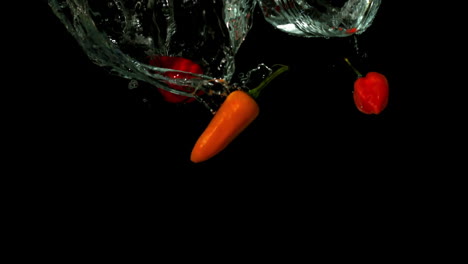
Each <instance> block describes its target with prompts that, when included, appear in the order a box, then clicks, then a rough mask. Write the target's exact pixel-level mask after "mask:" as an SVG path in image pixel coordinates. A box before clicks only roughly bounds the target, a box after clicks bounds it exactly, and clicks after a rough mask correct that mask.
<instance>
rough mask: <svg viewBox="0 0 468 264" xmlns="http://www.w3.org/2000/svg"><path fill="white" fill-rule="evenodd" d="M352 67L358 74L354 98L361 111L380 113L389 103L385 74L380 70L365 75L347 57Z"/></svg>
mask: <svg viewBox="0 0 468 264" xmlns="http://www.w3.org/2000/svg"><path fill="white" fill-rule="evenodd" d="M345 60H346V62H347V63H348V65H349V66H351V68H353V70H354V71H355V72H356V74H357V75H358V78H357V80H356V81H355V82H354V92H353V98H354V103H355V104H356V107H357V109H358V110H359V111H361V112H362V113H364V114H380V113H381V112H382V111H383V110H384V109H385V108H386V107H387V104H388V95H389V88H388V87H389V86H388V80H387V78H386V77H385V75H383V74H381V73H378V72H368V73H367V74H366V76H363V75H362V74H361V73H360V72H359V71H358V70H357V69H356V68H354V66H353V65H351V63H350V62H349V60H348V59H347V58H345Z"/></svg>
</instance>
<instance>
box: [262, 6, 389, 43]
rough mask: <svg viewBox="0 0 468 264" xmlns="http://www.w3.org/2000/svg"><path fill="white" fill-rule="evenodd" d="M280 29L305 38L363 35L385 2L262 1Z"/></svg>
mask: <svg viewBox="0 0 468 264" xmlns="http://www.w3.org/2000/svg"><path fill="white" fill-rule="evenodd" d="M257 2H258V3H259V5H260V8H261V10H262V12H263V15H264V17H265V19H266V21H268V22H269V23H270V24H272V25H273V26H274V27H276V28H277V29H279V30H281V31H283V32H286V33H288V34H291V35H296V36H301V37H325V38H329V37H347V36H350V35H353V34H361V33H363V32H364V31H365V30H366V29H367V28H368V27H369V26H370V25H371V24H372V21H373V19H374V17H375V15H376V13H377V10H378V8H379V6H380V3H381V0H307V1H304V0H296V1H291V0H258V1H257Z"/></svg>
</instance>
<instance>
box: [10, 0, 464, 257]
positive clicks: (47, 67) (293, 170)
mask: <svg viewBox="0 0 468 264" xmlns="http://www.w3.org/2000/svg"><path fill="white" fill-rule="evenodd" d="M16 2H17V3H18V4H24V3H23V2H19V1H16ZM29 2H30V3H28V4H27V5H26V4H25V5H24V6H21V7H19V8H18V9H17V10H21V13H14V14H15V16H14V19H12V20H10V21H9V24H4V25H9V26H6V27H5V30H8V29H12V28H13V32H9V31H7V32H4V35H3V36H4V38H3V39H2V42H3V44H7V46H8V47H7V48H6V49H4V50H3V51H4V54H3V58H6V59H7V60H5V61H4V66H6V67H5V68H6V71H3V77H4V82H3V89H2V97H1V98H2V105H3V106H6V107H5V110H4V111H3V120H2V121H3V122H2V125H3V127H2V132H4V133H3V137H2V139H3V141H2V143H3V145H2V150H3V152H4V153H5V155H3V156H4V157H3V158H2V162H3V166H2V169H3V175H2V176H3V177H2V179H3V180H4V182H6V181H7V180H13V181H15V182H17V183H18V184H16V185H12V184H7V183H4V184H3V185H2V187H4V190H6V191H10V192H9V193H8V194H5V199H4V205H6V206H7V207H11V209H12V212H11V213H10V212H8V213H7V217H6V218H7V219H12V220H11V221H12V222H13V223H14V224H15V226H18V228H12V232H14V236H13V238H14V239H11V240H10V244H11V245H16V244H17V243H15V242H16V241H19V242H21V243H27V244H29V245H31V246H32V248H33V249H34V248H40V250H41V251H40V253H39V254H33V255H34V257H36V258H37V257H40V256H42V255H45V254H47V255H51V256H54V257H57V256H56V255H57V254H56V252H61V253H62V254H63V253H64V252H69V251H70V250H73V249H74V248H78V250H79V252H76V253H75V252H73V254H68V255H69V256H82V255H83V253H86V251H90V250H92V249H93V246H94V245H95V247H94V248H96V249H99V251H100V252H103V251H102V249H103V248H104V244H105V245H110V244H112V242H114V244H115V243H119V244H125V245H126V246H127V245H128V244H129V243H128V241H131V242H130V243H131V244H132V245H134V244H136V243H138V242H137V241H142V240H141V238H143V237H145V238H148V237H152V238H156V239H159V240H160V241H161V239H160V237H161V236H160V233H162V232H161V231H163V230H168V231H167V232H169V233H170V236H169V239H168V240H164V242H165V243H164V245H167V246H166V247H168V248H170V247H171V246H172V245H175V244H176V243H177V245H178V246H179V244H180V242H181V240H182V241H184V242H185V241H187V242H188V243H187V244H189V243H190V242H192V241H193V240H195V239H196V243H190V246H193V244H195V245H198V244H199V242H200V238H207V237H209V238H211V237H213V238H218V239H219V238H221V236H223V237H228V238H229V239H231V238H234V237H236V238H239V239H240V240H241V241H242V242H243V243H242V245H245V242H247V244H249V242H250V241H249V239H245V238H246V237H249V238H251V237H252V238H258V239H257V240H255V242H256V244H255V249H257V248H258V245H259V244H263V242H264V241H263V240H262V239H261V238H267V239H266V240H270V241H274V242H276V243H277V242H279V239H274V238H273V237H278V236H282V237H285V236H292V238H293V239H287V240H286V241H288V244H289V243H290V241H300V243H301V246H302V247H303V245H304V244H303V239H301V240H298V239H296V237H294V236H300V237H301V238H304V237H306V235H305V234H306V233H305V232H307V231H309V232H310V231H312V232H313V233H314V235H313V236H311V237H313V238H315V240H316V241H317V240H318V239H317V236H316V234H317V233H318V232H320V231H321V230H323V232H324V233H325V236H322V237H324V238H325V239H326V240H325V241H330V242H331V239H333V242H335V240H336V239H335V238H336V237H339V238H341V239H340V242H341V241H343V239H342V238H345V240H344V241H349V236H348V234H351V239H353V242H354V241H356V238H357V239H359V238H364V239H367V238H370V239H372V241H378V242H387V241H388V242H387V244H386V245H389V244H390V243H391V245H389V247H386V246H384V247H382V243H374V244H375V246H374V247H373V248H372V249H371V250H366V251H365V252H364V254H365V255H364V254H361V256H365V257H368V255H370V254H369V252H372V253H374V254H378V255H379V257H384V258H388V257H393V258H396V257H400V255H399V254H398V253H399V252H405V253H407V252H415V253H414V256H415V257H417V258H418V259H420V258H421V257H422V256H430V257H431V258H433V257H434V255H437V253H438V252H442V251H441V248H440V247H439V245H440V241H443V243H447V241H453V239H451V238H445V237H443V239H440V238H439V237H442V236H446V235H445V234H459V230H454V227H453V226H456V225H454V223H456V220H457V219H463V218H462V217H460V216H458V214H459V213H457V212H462V211H463V210H460V208H463V207H460V206H458V204H459V202H458V203H457V201H463V200H464V199H462V196H463V194H464V193H465V190H462V191H457V187H459V188H464V186H465V185H464V184H460V183H459V178H460V179H462V178H463V176H464V173H463V171H465V168H463V165H464V163H466V154H465V151H466V147H465V145H466V144H465V140H464V138H465V134H464V132H463V131H464V129H462V128H463V127H464V123H466V122H465V120H466V117H465V116H464V114H463V113H464V112H466V111H462V110H463V107H464V104H463V98H464V97H463V94H464V93H463V90H464V89H465V88H464V87H463V83H464V78H465V77H464V76H465V75H466V73H465V70H464V69H466V67H465V66H464V63H466V60H464V59H462V55H463V54H464V52H463V50H464V49H465V47H463V45H464V42H463V41H462V40H461V39H459V34H460V30H461V27H460V25H462V24H459V23H455V21H454V20H447V21H450V22H451V23H450V24H448V25H447V24H442V23H439V22H440V21H442V20H441V19H440V17H439V16H438V15H440V14H441V13H443V12H444V11H443V10H440V9H441V5H437V6H432V7H434V8H433V10H425V9H424V7H428V6H427V5H423V4H421V3H419V2H418V3H416V2H414V1H392V0H383V1H382V2H383V3H382V6H381V9H380V10H379V13H378V14H377V16H376V18H375V21H374V23H373V25H372V26H371V27H370V28H369V29H368V31H366V32H365V33H364V34H362V35H358V36H357V47H358V48H357V49H356V48H355V40H354V38H352V37H351V38H344V39H317V38H312V39H305V38H297V37H293V36H288V35H286V34H284V33H281V32H278V31H276V30H274V29H273V28H272V27H271V26H269V25H268V24H266V23H265V21H263V18H262V17H261V16H259V15H257V14H258V13H256V16H255V18H254V19H255V20H254V26H253V28H252V31H251V32H250V34H249V35H248V36H247V39H246V41H245V43H244V44H243V46H242V47H241V50H240V51H239V54H238V60H237V62H238V64H239V65H238V70H239V71H243V70H245V69H250V68H252V67H253V66H255V65H257V64H258V63H261V62H263V63H266V64H267V65H272V64H278V63H279V64H286V65H289V66H290V71H288V72H287V73H285V74H283V75H281V76H279V77H278V78H277V79H276V80H275V81H274V82H272V83H271V84H270V86H269V87H268V88H267V89H266V90H265V91H264V93H263V94H262V96H261V97H260V98H259V100H258V103H259V105H260V108H261V113H260V116H259V117H258V119H257V120H256V121H255V122H254V123H253V124H252V125H251V126H249V127H248V128H247V130H246V131H244V133H242V134H241V135H240V136H239V137H238V138H237V139H236V140H235V141H234V142H232V144H231V145H230V146H228V148H227V149H225V150H224V151H223V152H222V153H220V154H219V155H217V156H216V157H214V158H212V159H211V160H209V161H206V162H204V163H200V164H193V163H191V162H190V160H189V157H190V151H191V149H192V147H193V144H194V143H195V141H196V139H197V137H198V136H199V134H200V133H201V132H202V131H203V129H204V128H205V126H206V125H207V123H208V122H209V120H210V118H211V114H210V113H209V112H208V111H207V109H205V108H204V107H203V106H201V105H200V104H197V103H194V104H190V105H171V104H168V103H165V102H164V101H163V100H162V99H161V98H160V97H159V95H158V93H157V92H154V90H152V89H148V90H144V89H143V90H138V89H137V90H129V89H128V88H127V86H128V80H124V79H122V78H120V77H117V76H113V75H110V74H109V73H108V72H107V71H106V70H104V69H102V68H99V67H98V66H96V65H94V64H92V63H91V62H90V61H89V59H88V58H87V57H86V55H85V54H84V53H83V51H82V50H81V48H80V47H79V46H78V44H77V43H76V41H75V40H74V39H73V38H72V37H71V35H70V34H69V33H68V32H67V31H66V30H65V28H64V27H63V25H62V24H61V23H60V21H59V20H58V19H57V18H56V17H55V16H54V15H53V13H52V12H51V10H50V8H49V7H48V6H47V4H46V1H29ZM402 2H404V4H402ZM410 2H414V3H410ZM411 5H414V6H411ZM415 7H417V8H415ZM431 9H432V8H431ZM257 11H258V10H257ZM450 11H453V10H450ZM446 14H452V13H446ZM435 15H437V18H438V19H437V20H435V17H434V16H435ZM19 22H21V23H19ZM11 26H13V27H11ZM451 29H452V30H455V31H456V32H450V31H449V30H451ZM6 36H8V37H6ZM442 44H444V45H442ZM458 46H462V49H460V47H458ZM344 56H346V57H349V58H350V59H351V60H352V61H353V63H354V64H355V66H357V67H358V68H359V69H360V70H361V71H362V72H366V71H379V72H381V73H383V74H385V75H386V76H387V77H388V80H389V83H390V101H389V105H388V107H387V109H385V110H384V112H382V113H381V114H380V115H377V116H375V115H374V116H369V115H364V114H362V113H360V112H359V111H358V110H357V109H356V108H355V106H354V103H353V100H352V87H353V82H354V80H355V77H356V76H355V75H354V73H353V72H352V71H351V70H350V69H349V67H348V66H347V65H346V64H345V63H344V62H343V57H344ZM452 61H454V63H452ZM459 64H460V65H461V66H458V65H459ZM460 77H461V78H460ZM465 90H466V89H465ZM143 99H145V100H146V101H145V102H144V101H143ZM459 99H461V100H460V101H462V102H461V103H458V101H459ZM459 114H460V115H459ZM5 132H6V133H5ZM460 135H461V136H460ZM465 174H466V173H465ZM462 206H463V204H462ZM213 214H214V215H213ZM262 216H263V217H262ZM197 220H198V221H197ZM288 220H290V221H291V222H289V221H288ZM443 220H445V221H443ZM441 221H442V222H441ZM458 221H460V220H458ZM10 227H11V226H10ZM451 229H452V230H451ZM55 230H57V231H55ZM156 230H157V232H158V234H157V235H154V236H151V235H150V234H151V233H153V232H154V231H156ZM231 230H232V231H231ZM246 230H248V231H246ZM230 231H231V232H230ZM242 231H244V232H242ZM366 231H367V232H366ZM21 232H22V233H23V234H24V235H23V234H21ZM53 232H55V233H56V234H57V235H58V236H55V237H54V235H56V234H53ZM363 233H364V234H365V235H363ZM211 234H215V235H214V236H213V235H211ZM210 235H211V236H210ZM369 235H370V236H369ZM135 236H138V238H137V239H134V238H133V239H125V238H126V237H135ZM241 236H242V237H241ZM123 237H125V238H124V239H122V238H123ZM44 238H52V239H51V240H54V238H56V239H55V241H60V244H61V245H54V251H50V248H51V247H50V244H49V243H44ZM78 238H80V240H78ZM180 238H183V239H180ZM190 238H192V239H193V240H192V241H191V240H190ZM270 238H271V239H270ZM434 238H435V239H434ZM69 240H73V241H75V240H76V241H79V242H78V243H79V246H78V247H74V246H70V243H68V242H69ZM175 240H177V241H175ZM282 240H283V241H284V239H282ZM144 241H145V242H144V243H145V246H146V245H147V240H144ZM322 241H323V240H320V242H321V243H320V244H324V246H326V247H329V248H331V246H332V245H333V251H334V252H335V251H336V250H335V248H336V247H335V244H336V243H333V244H332V243H322ZM455 241H457V240H455ZM108 242H111V243H108ZM122 242H123V243H122ZM125 242H127V243H125ZM171 242H175V243H171ZM255 242H251V243H252V246H254V245H253V243H255ZM259 242H260V243H259ZM266 242H269V241H266ZM392 242H397V243H392ZM421 242H422V243H421ZM18 244H19V243H18ZM44 244H46V245H47V248H46V250H43V248H42V247H38V246H39V245H44ZM114 244H112V245H114ZM283 244H284V243H280V245H281V246H282V247H283ZM293 244H294V243H293ZM350 244H351V245H353V244H356V243H346V246H348V245H350ZM447 244H449V245H450V246H449V247H450V250H451V251H455V250H456V249H457V248H459V246H458V245H455V246H454V247H452V244H453V243H449V242H448V243H447ZM296 245H297V244H294V246H293V247H294V249H295V252H297V249H298V248H301V246H299V247H296ZM417 245H423V246H422V248H423V250H422V251H424V252H422V251H417ZM426 245H428V246H430V247H426ZM56 246H59V248H60V247H63V248H64V249H65V250H58V251H57V250H56V249H57V247H56ZM434 246H436V247H437V248H436V250H433V251H434V252H427V248H430V249H432V248H433V247H434ZM13 247H14V246H13ZM72 248H73V249H72ZM173 248H174V249H175V247H173ZM387 248H388V249H387ZM60 249H62V248H60ZM140 249H141V248H140ZM153 249H154V247H153ZM282 249H283V248H282ZM366 249H368V248H366ZM28 250H29V248H28ZM177 250H178V251H177V253H180V252H181V250H180V247H177ZM21 252H25V251H24V247H21ZM28 252H29V251H28ZM49 252H53V253H52V254H48V253H49ZM283 252H284V251H283ZM357 252H362V250H361V251H357ZM30 253H32V251H31V252H30ZM119 253H121V252H119ZM184 253H185V252H184ZM211 253H212V251H211V250H210V252H209V254H210V255H211ZM237 253H238V252H236V254H237ZM275 253H276V252H275ZM340 253H341V252H340ZM353 253H355V254H356V252H353ZM443 253H445V252H443ZM65 254H66V253H65ZM439 254H441V253H439ZM23 255H24V254H23ZM30 255H31V254H30ZM109 255H111V254H106V258H107V257H108V256H109ZM112 255H115V254H112ZM118 255H119V257H120V256H121V254H118ZM277 255H279V254H274V256H275V257H277ZM451 255H453V254H452V252H450V254H443V255H442V256H443V258H444V260H446V258H447V256H451ZM18 256H22V255H18ZM134 256H135V255H134V254H133V255H132V258H133V257H134ZM174 256H175V254H174ZM361 256H360V257H361ZM48 257H50V256H48ZM191 257H192V256H191ZM262 257H263V256H262ZM404 257H405V259H407V256H406V254H405V256H404ZM287 258H288V261H290V258H291V255H290V254H288V256H287ZM346 258H349V256H348V255H347V256H346Z"/></svg>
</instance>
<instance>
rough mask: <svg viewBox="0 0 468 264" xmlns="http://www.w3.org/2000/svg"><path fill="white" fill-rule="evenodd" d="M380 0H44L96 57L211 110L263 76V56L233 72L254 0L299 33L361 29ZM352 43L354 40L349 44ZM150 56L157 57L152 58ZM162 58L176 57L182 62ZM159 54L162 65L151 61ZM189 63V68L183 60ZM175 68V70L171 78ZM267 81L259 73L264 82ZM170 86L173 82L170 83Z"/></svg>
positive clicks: (278, 23) (280, 25)
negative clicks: (179, 65)
mask: <svg viewBox="0 0 468 264" xmlns="http://www.w3.org/2000/svg"><path fill="white" fill-rule="evenodd" d="M380 2H381V0H294V1H292V0H222V1H221V0H219V1H218V0H212V1H207V0H183V1H182V0H99V1H97V0H93V1H91V0H48V4H49V6H50V7H51V9H52V11H53V12H54V13H55V15H56V16H57V17H58V18H59V19H60V21H61V22H62V23H63V24H64V25H65V27H66V29H67V30H68V31H69V32H70V33H71V34H72V36H73V37H74V38H75V39H76V40H77V41H78V43H79V44H80V45H81V47H82V48H83V50H84V52H85V53H86V54H87V56H88V57H89V58H90V59H91V60H92V61H93V62H94V63H95V64H97V65H99V66H102V67H105V68H108V69H109V70H110V72H112V73H114V74H116V75H119V76H121V77H123V78H126V79H129V80H130V83H129V89H135V88H136V87H138V81H141V82H145V83H148V84H150V85H152V86H154V87H157V88H159V89H161V90H163V91H166V92H168V93H171V94H174V95H179V96H183V97H188V98H192V99H196V100H198V101H199V102H201V103H203V104H204V105H205V106H206V107H208V109H209V110H210V111H211V112H215V111H216V109H217V108H218V107H219V105H220V102H222V101H223V99H224V98H225V97H226V95H227V94H229V93H230V92H231V91H233V90H234V89H238V88H239V87H241V88H242V89H252V88H255V86H257V85H258V84H261V83H265V82H264V80H266V79H267V78H268V75H273V74H272V73H273V70H272V69H271V68H269V67H267V66H266V65H264V64H260V65H259V66H258V67H257V68H254V69H251V70H250V71H247V72H246V73H239V75H238V76H237V77H239V78H238V79H239V80H240V83H233V79H234V78H233V77H235V73H236V68H235V57H236V54H237V51H238V50H239V47H240V46H241V45H242V43H243V42H244V40H245V38H246V36H247V34H248V32H249V31H250V29H251V27H252V20H253V11H254V8H255V6H256V5H257V4H258V5H259V7H260V9H261V12H262V14H263V16H264V18H265V20H266V21H267V22H269V23H270V24H272V25H273V26H275V27H276V28H277V29H279V30H281V31H283V32H286V33H288V34H292V35H298V36H302V37H326V38H328V37H346V36H350V35H354V34H361V33H362V32H364V31H365V30H366V29H367V28H368V27H369V26H370V24H371V23H372V20H373V18H374V16H375V14H376V12H377V9H378V8H379V6H380ZM356 47H357V46H356ZM155 58H156V59H155ZM160 58H162V59H160ZM167 58H176V59H178V58H183V60H184V62H187V61H188V62H190V63H191V65H187V63H185V64H184V67H182V68H183V69H180V68H179V69H178V68H174V67H169V66H168V65H171V63H173V62H171V61H169V63H167V61H166V59H167ZM154 61H165V62H166V63H165V64H164V65H159V64H157V63H152V62H154ZM195 66H196V70H194V71H189V70H187V68H194V67H195ZM174 76H178V77H177V78H175V77H174ZM267 82H268V81H266V83H267ZM175 87H176V88H175Z"/></svg>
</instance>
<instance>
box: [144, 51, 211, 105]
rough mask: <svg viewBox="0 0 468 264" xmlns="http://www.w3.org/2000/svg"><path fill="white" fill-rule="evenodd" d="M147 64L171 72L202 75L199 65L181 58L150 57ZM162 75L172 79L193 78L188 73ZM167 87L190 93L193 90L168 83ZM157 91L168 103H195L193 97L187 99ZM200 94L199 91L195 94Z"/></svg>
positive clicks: (162, 90) (164, 91)
mask: <svg viewBox="0 0 468 264" xmlns="http://www.w3.org/2000/svg"><path fill="white" fill-rule="evenodd" d="M149 64H150V65H152V66H156V67H160V68H166V69H173V70H178V71H185V72H191V73H196V74H203V70H202V68H201V67H200V65H198V64H197V63H195V62H193V61H191V60H189V59H186V58H182V57H171V56H152V57H151V58H150V62H149ZM163 75H164V76H166V77H169V78H172V79H192V78H194V76H192V75H190V74H188V73H181V72H165V73H164V74H163ZM168 86H169V87H170V88H172V89H174V90H178V91H188V92H190V91H191V90H193V89H194V88H193V87H189V86H182V85H177V84H173V83H168ZM158 91H159V92H160V93H161V95H162V96H163V98H164V100H166V101H167V102H170V103H188V102H193V101H195V98H193V97H187V96H183V95H178V94H174V93H171V92H169V91H166V90H164V89H158ZM201 93H202V91H201V90H200V91H199V92H198V93H197V94H201Z"/></svg>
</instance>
